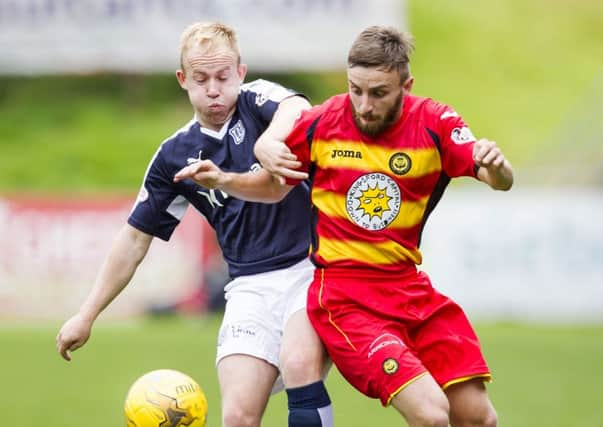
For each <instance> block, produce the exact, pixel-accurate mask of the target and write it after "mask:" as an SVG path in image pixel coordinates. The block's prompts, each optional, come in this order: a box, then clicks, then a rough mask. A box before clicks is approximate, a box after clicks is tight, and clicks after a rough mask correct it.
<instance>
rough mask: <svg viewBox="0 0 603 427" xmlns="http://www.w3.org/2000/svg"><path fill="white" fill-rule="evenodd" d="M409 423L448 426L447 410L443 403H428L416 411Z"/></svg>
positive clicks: (428, 426) (422, 425) (436, 426)
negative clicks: (428, 404)
mask: <svg viewBox="0 0 603 427" xmlns="http://www.w3.org/2000/svg"><path fill="white" fill-rule="evenodd" d="M412 418H413V422H412V423H411V425H413V426H415V425H416V426H420V427H448V422H449V420H448V410H447V406H444V405H430V406H426V407H424V408H422V409H421V410H419V411H417V412H416V413H415V414H414V416H413V417H412Z"/></svg>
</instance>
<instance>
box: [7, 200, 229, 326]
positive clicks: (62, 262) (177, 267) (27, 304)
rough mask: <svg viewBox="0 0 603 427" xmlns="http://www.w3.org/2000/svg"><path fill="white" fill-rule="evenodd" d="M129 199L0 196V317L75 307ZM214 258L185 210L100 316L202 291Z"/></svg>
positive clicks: (211, 242) (203, 226)
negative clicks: (174, 228) (172, 232)
mask: <svg viewBox="0 0 603 427" xmlns="http://www.w3.org/2000/svg"><path fill="white" fill-rule="evenodd" d="M133 200H134V198H133V197H132V198H127V197H105V198H98V199H92V198H90V199H85V200H81V199H77V200H76V199H48V198H4V199H0V236H2V237H1V240H0V318H26V319H27V318H29V319H45V318H49V319H50V318H57V317H58V318H62V317H65V316H66V315H69V314H71V313H73V312H75V311H76V310H77V308H78V307H79V305H80V304H81V303H82V301H83V300H84V298H85V296H86V295H87V294H88V292H89V291H90V289H91V288H92V285H93V281H94V278H95V276H96V273H97V271H98V269H99V268H100V266H101V263H102V262H103V259H104V257H105V255H106V254H107V252H108V251H109V248H110V246H111V244H112V241H113V238H114V236H115V235H116V233H117V231H118V230H119V229H120V228H121V227H122V226H123V224H124V223H125V222H126V219H127V217H128V213H129V211H130V209H131V208H132V205H133ZM216 257H221V255H220V252H219V249H218V248H217V246H216V243H215V236H214V234H213V230H211V228H209V226H208V225H207V223H206V222H205V220H204V219H202V218H201V216H199V215H198V214H197V213H196V212H195V211H194V210H192V209H189V211H188V212H187V214H186V215H185V217H184V219H183V221H182V223H181V224H180V225H179V226H178V227H177V229H176V231H175V232H174V235H173V236H172V238H171V239H170V241H169V242H164V241H162V240H160V239H153V243H152V244H151V247H150V249H149V252H148V253H147V256H146V258H145V259H144V260H143V262H142V263H141V265H140V266H139V268H138V271H137V272H136V274H135V275H134V279H133V281H132V283H131V284H130V285H129V286H128V287H127V288H126V289H125V290H124V291H123V293H122V294H121V295H120V296H119V297H118V298H117V299H116V300H115V301H114V302H113V303H112V304H111V305H110V306H109V308H108V309H107V315H108V316H110V317H112V316H113V317H122V316H129V315H132V314H138V313H141V312H143V311H145V310H147V309H149V307H150V306H152V305H154V304H161V303H163V304H165V303H169V302H173V301H175V300H178V299H181V298H185V297H186V296H187V295H188V294H190V293H192V292H196V291H197V290H198V289H199V287H201V286H203V277H204V273H205V269H207V268H212V267H213V263H214V262H215V259H216Z"/></svg>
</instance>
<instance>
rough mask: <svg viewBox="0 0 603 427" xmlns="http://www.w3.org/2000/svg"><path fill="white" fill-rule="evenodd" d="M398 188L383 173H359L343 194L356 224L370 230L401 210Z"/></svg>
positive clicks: (384, 224) (384, 223)
mask: <svg viewBox="0 0 603 427" xmlns="http://www.w3.org/2000/svg"><path fill="white" fill-rule="evenodd" d="M401 201H402V199H401V192H400V187H398V184H397V183H396V181H394V180H393V179H392V178H390V177H389V176H387V175H385V174H382V173H369V174H366V175H362V176H361V177H359V178H358V179H356V181H354V183H353V184H352V186H351V187H350V189H349V190H348V192H347V194H346V202H345V203H346V211H347V213H348V215H349V217H350V219H351V220H352V221H353V222H354V223H355V224H356V225H358V226H360V227H362V228H364V229H366V230H371V231H377V230H383V229H384V228H385V227H387V226H388V225H389V224H391V223H392V222H393V221H394V219H396V217H397V216H398V213H400V203H401Z"/></svg>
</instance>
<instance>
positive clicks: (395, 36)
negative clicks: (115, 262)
mask: <svg viewBox="0 0 603 427" xmlns="http://www.w3.org/2000/svg"><path fill="white" fill-rule="evenodd" d="M411 51H412V42H411V39H410V36H408V35H407V34H405V33H400V32H398V31H397V30H395V29H393V28H388V27H369V28H367V29H366V30H364V31H363V32H362V33H361V34H360V35H359V36H358V37H357V39H356V40H355V42H354V44H353V45H352V48H351V50H350V52H349V55H348V83H349V91H348V93H347V94H343V95H338V96H335V97H333V98H331V99H329V100H328V101H326V102H325V103H324V104H322V105H320V106H317V107H314V108H313V109H311V110H308V111H306V112H304V113H303V114H302V115H301V117H300V118H299V119H298V120H297V121H296V124H295V127H294V129H293V131H292V132H291V133H290V134H289V135H288V136H287V137H286V140H285V142H286V145H283V144H282V143H280V142H278V141H276V140H270V139H260V140H258V142H257V143H256V147H255V153H256V155H257V157H258V159H259V160H260V161H261V162H262V165H263V166H264V168H265V169H267V170H268V171H270V172H272V173H274V174H277V175H280V176H282V177H285V178H286V179H287V180H286V184H287V185H284V186H283V185H280V187H279V184H282V181H279V180H276V179H274V178H273V177H271V176H269V175H268V173H267V172H266V171H264V172H262V174H264V175H265V176H268V177H265V176H264V177H263V179H264V180H263V181H260V178H259V177H261V176H262V175H261V174H256V177H255V178H257V179H256V181H252V180H251V179H250V177H247V178H249V179H247V180H244V179H243V178H242V177H240V176H234V175H233V174H220V173H219V172H220V171H217V170H215V168H214V169H211V168H208V169H207V170H205V171H200V170H197V171H188V174H187V176H188V177H192V178H193V179H201V178H205V179H209V178H208V176H209V175H207V173H208V171H209V172H212V173H213V175H211V179H212V180H213V181H212V182H213V184H215V186H216V187H217V188H226V189H230V190H231V191H235V190H234V187H236V194H237V195H238V196H239V197H246V198H251V199H254V200H261V201H274V200H278V199H279V198H280V197H283V196H284V195H285V194H286V193H287V191H288V190H289V189H290V188H292V186H293V185H297V184H299V183H300V182H302V181H301V180H300V178H301V179H303V178H304V177H305V176H306V174H305V173H307V175H309V179H310V183H311V202H312V207H313V221H312V224H313V227H312V248H311V258H312V261H313V262H314V264H315V265H316V267H317V268H316V271H315V278H314V281H313V283H312V285H311V287H310V290H309V294H308V307H307V309H308V315H309V317H310V320H311V322H312V324H313V326H314V328H315V329H316V331H317V333H318V335H319V336H320V338H321V340H322V341H323V343H324V345H325V346H326V348H327V350H328V352H329V355H330V357H331V358H332V360H333V362H334V363H335V364H336V366H337V367H338V369H339V370H340V372H341V373H342V374H343V376H344V377H345V378H346V379H347V380H348V381H349V382H350V383H351V384H352V385H353V386H354V387H356V388H357V389H358V390H360V391H361V392H362V393H364V394H365V395H367V396H369V397H374V398H379V399H380V400H381V402H382V404H383V405H389V404H391V405H393V406H394V407H395V408H396V409H397V410H398V411H399V412H400V413H401V414H402V415H403V416H404V417H405V418H406V420H407V422H408V424H409V425H410V426H412V427H417V426H431V427H435V426H437V427H440V426H441V427H445V426H448V425H449V423H450V424H451V425H452V426H455V427H459V426H484V427H494V426H496V425H497V416H496V412H495V410H494V408H493V406H492V404H491V402H490V400H489V398H488V395H487V392H486V388H485V386H484V381H488V380H490V371H489V369H488V366H487V364H486V362H485V360H484V358H483V356H482V353H481V349H480V345H479V342H478V339H477V336H476V334H475V332H474V331H473V328H472V327H471V325H470V323H469V321H468V319H467V317H466V316H465V314H464V312H463V310H462V309H461V307H460V306H459V305H458V304H456V303H455V302H454V301H452V300H451V299H450V298H448V297H446V296H444V295H442V294H440V293H439V292H438V291H436V290H435V289H434V288H433V287H432V285H431V282H430V280H429V277H428V276H427V275H426V274H425V273H424V272H420V271H418V270H417V268H416V265H417V264H420V263H421V261H422V258H421V252H420V251H419V244H420V240H421V233H422V231H423V227H424V226H425V222H426V220H427V218H428V216H429V215H430V213H431V212H432V211H433V209H434V208H435V206H436V205H437V203H438V201H439V200H440V198H441V196H442V194H443V191H444V189H445V188H446V186H447V184H448V183H449V181H450V179H451V178H454V177H458V176H470V177H475V178H477V179H478V180H480V181H482V182H485V183H486V184H488V185H490V186H491V187H492V188H494V189H499V190H508V189H509V188H510V187H511V185H512V184H513V173H512V169H511V165H510V164H509V162H508V161H507V160H506V159H505V157H504V155H503V154H502V152H501V151H500V149H499V148H498V147H497V145H496V144H495V143H494V142H492V141H488V140H485V139H481V140H476V139H475V138H474V136H473V135H472V133H471V131H470V130H469V128H468V127H467V125H466V124H465V123H464V121H463V120H462V119H461V117H460V116H459V115H458V114H457V113H456V112H455V111H454V110H452V109H451V108H449V107H447V106H445V105H442V104H439V103H437V102H435V101H433V100H431V99H428V98H421V97H416V96H413V95H410V90H411V88H412V85H413V77H412V76H411V74H410V68H409V54H410V52H411ZM195 172H205V173H206V175H203V174H199V175H197V176H195ZM259 182H263V183H264V184H263V186H258V183H259ZM252 183H253V184H252ZM235 184H236V185H235ZM279 188H281V189H282V190H279Z"/></svg>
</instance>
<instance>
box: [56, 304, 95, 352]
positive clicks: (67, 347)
mask: <svg viewBox="0 0 603 427" xmlns="http://www.w3.org/2000/svg"><path fill="white" fill-rule="evenodd" d="M91 329H92V321H90V320H87V319H85V318H84V317H83V316H82V315H80V314H76V315H75V316H73V317H71V318H70V319H69V320H67V321H66V322H65V323H64V324H63V326H62V327H61V329H60V331H59V333H58V335H57V338H56V343H57V351H58V352H59V354H60V355H61V356H62V357H63V359H65V360H67V361H70V360H71V352H72V351H75V350H77V349H78V348H80V347H81V346H83V345H84V344H86V341H88V338H90V331H91Z"/></svg>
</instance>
